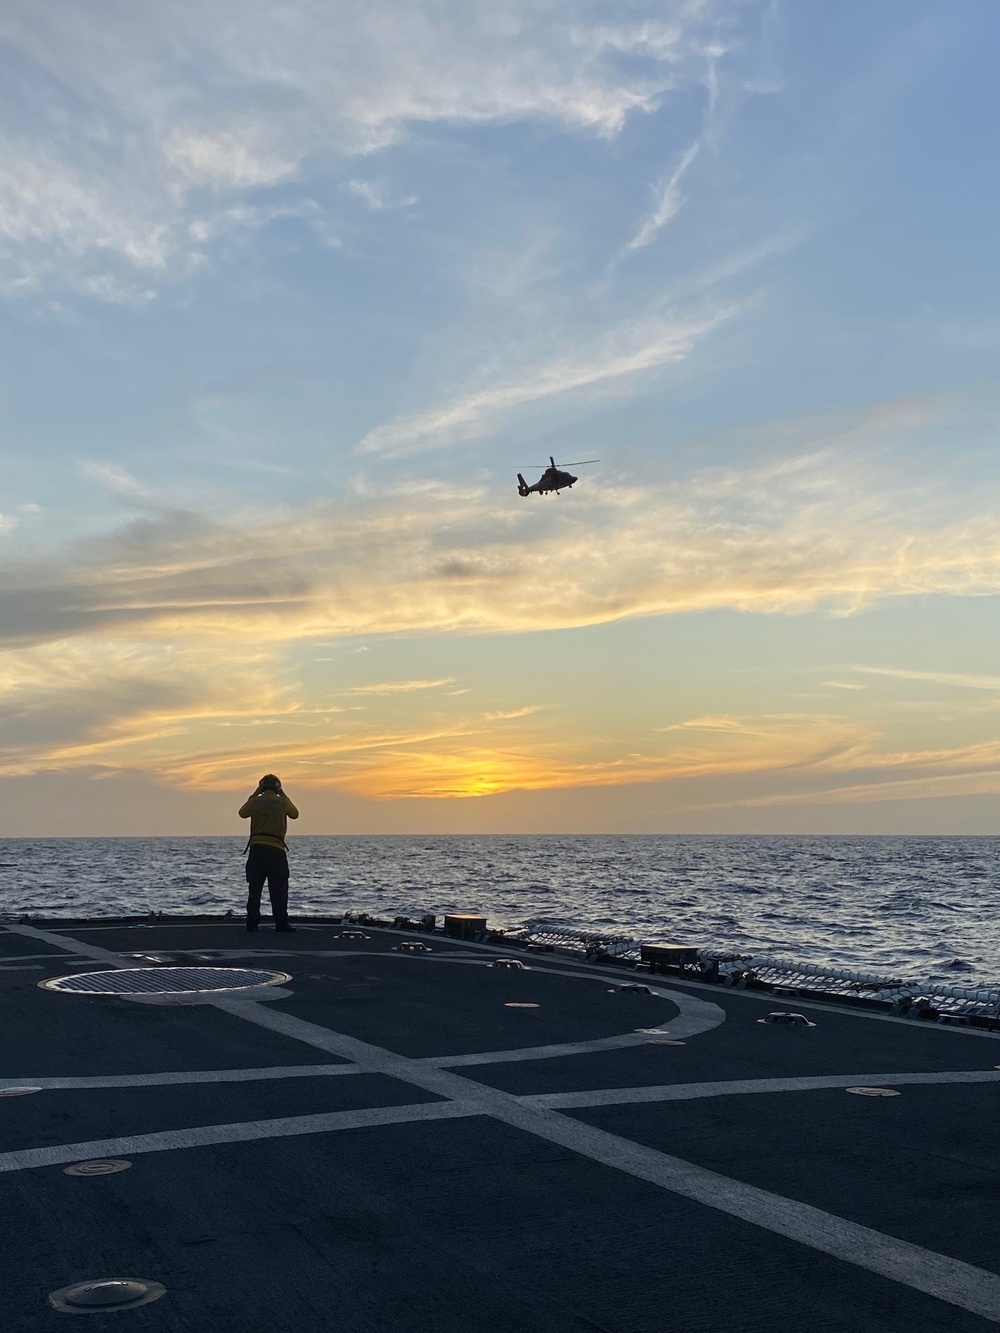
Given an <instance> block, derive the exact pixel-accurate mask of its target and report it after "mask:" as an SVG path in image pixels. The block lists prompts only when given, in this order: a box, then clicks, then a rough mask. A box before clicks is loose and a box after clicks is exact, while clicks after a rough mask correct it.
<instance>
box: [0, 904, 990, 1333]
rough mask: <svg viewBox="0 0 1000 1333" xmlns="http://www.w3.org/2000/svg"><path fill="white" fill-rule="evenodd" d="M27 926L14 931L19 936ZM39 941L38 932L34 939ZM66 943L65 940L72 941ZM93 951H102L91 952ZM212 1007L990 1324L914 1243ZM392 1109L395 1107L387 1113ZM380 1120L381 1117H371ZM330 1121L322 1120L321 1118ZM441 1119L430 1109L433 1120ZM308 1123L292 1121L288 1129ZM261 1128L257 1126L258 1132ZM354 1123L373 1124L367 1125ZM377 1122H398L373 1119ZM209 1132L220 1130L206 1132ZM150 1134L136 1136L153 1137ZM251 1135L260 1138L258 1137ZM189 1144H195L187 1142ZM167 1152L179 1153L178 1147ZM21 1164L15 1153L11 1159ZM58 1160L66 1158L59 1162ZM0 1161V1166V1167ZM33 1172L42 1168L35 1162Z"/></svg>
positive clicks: (267, 1012)
mask: <svg viewBox="0 0 1000 1333" xmlns="http://www.w3.org/2000/svg"><path fill="white" fill-rule="evenodd" d="M29 929H31V928H30V927H21V930H24V931H27V930H29ZM39 933H41V932H39ZM75 942H76V941H74V943H75ZM101 952H102V953H103V952H104V951H101ZM210 1003H211V1004H212V1005H213V1007H215V1008H217V1009H220V1010H222V1011H223V1012H224V1013H229V1014H232V1015H233V1016H234V1017H237V1018H243V1019H245V1020H246V1021H247V1022H250V1023H255V1024H257V1025H258V1026H260V1027H264V1028H268V1029H270V1030H271V1031H274V1032H280V1033H282V1034H283V1035H285V1036H288V1037H292V1038H293V1039H295V1040H297V1041H303V1042H305V1043H306V1044H308V1045H310V1046H313V1047H314V1048H316V1049H318V1050H323V1051H327V1052H329V1054H331V1055H337V1056H339V1057H341V1058H346V1059H348V1060H351V1061H353V1062H354V1063H355V1064H356V1065H358V1066H359V1067H360V1068H362V1069H365V1070H368V1071H370V1072H372V1073H380V1074H387V1075H388V1076H389V1077H391V1078H397V1079H400V1080H402V1081H404V1082H407V1083H410V1084H413V1085H414V1086H416V1087H418V1088H423V1089H424V1090H425V1091H428V1092H434V1093H437V1094H438V1095H440V1096H444V1097H450V1098H453V1099H454V1100H453V1101H451V1102H445V1103H431V1106H432V1107H434V1108H441V1107H442V1106H447V1107H452V1108H454V1109H453V1110H452V1111H451V1114H452V1115H455V1116H461V1115H477V1114H479V1115H487V1116H492V1117H493V1118H494V1119H496V1120H500V1121H502V1122H503V1123H505V1124H508V1125H511V1126H512V1127H513V1128H516V1129H521V1130H524V1131H525V1132H526V1133H528V1134H534V1135H535V1136H536V1137H538V1138H542V1139H545V1140H547V1141H549V1142H550V1143H558V1144H559V1145H560V1146H562V1147H565V1148H569V1149H570V1150H571V1151H573V1152H576V1153H579V1154H580V1155H581V1156H584V1157H589V1158H590V1159H591V1160H592V1161H596V1162H601V1163H602V1164H603V1165H605V1166H609V1167H612V1168H613V1169H615V1170H618V1171H622V1172H624V1173H626V1174H628V1175H631V1176H634V1177H635V1178H636V1179H639V1180H645V1181H647V1182H649V1183H650V1184H654V1185H657V1186H659V1187H660V1188H661V1189H666V1190H669V1191H671V1192H672V1193H675V1194H679V1195H681V1196H682V1197H684V1198H687V1199H691V1200H693V1201H695V1202H697V1203H701V1204H704V1205H705V1206H707V1207H709V1208H714V1209H716V1210H717V1211H719V1212H722V1213H726V1214H728V1215H729V1216H731V1217H736V1218H739V1219H741V1220H742V1221H745V1222H748V1223H750V1224H751V1225H753V1226H757V1227H761V1228H763V1229H764V1230H766V1231H771V1232H774V1233H775V1234H776V1235H780V1236H785V1237H786V1238H788V1239H789V1240H793V1241H796V1242H798V1243H799V1244H803V1245H807V1246H809V1247H811V1248H812V1249H815V1250H818V1251H820V1252H822V1253H824V1254H829V1255H831V1256H832V1257H834V1258H837V1259H841V1260H843V1261H844V1262H846V1263H851V1264H854V1265H856V1266H857V1267H859V1268H864V1269H867V1270H868V1271H869V1272H872V1273H876V1274H878V1275H879V1276H882V1277H886V1278H889V1279H890V1280H891V1281H895V1282H899V1283H901V1284H903V1285H904V1286H907V1287H910V1288H912V1289H913V1290H915V1291H921V1292H923V1293H925V1294H926V1295H928V1296H933V1297H935V1298H936V1299H938V1300H942V1301H945V1302H947V1303H948V1304H950V1305H955V1306H958V1307H959V1308H960V1309H963V1310H968V1311H970V1312H971V1313H972V1314H977V1315H980V1316H981V1317H982V1318H984V1319H988V1320H990V1321H991V1322H993V1323H998V1324H1000V1276H998V1275H997V1274H995V1273H990V1272H987V1271H986V1270H985V1269H981V1268H976V1267H974V1266H973V1265H971V1264H966V1263H963V1262H962V1261H961V1260H959V1259H952V1258H949V1257H948V1256H946V1255H942V1254H936V1253H935V1252H934V1251H932V1250H927V1249H924V1248H923V1247H922V1246H920V1245H913V1244H911V1243H910V1242H909V1241H903V1240H899V1239H897V1238H896V1237H894V1236H887V1235H884V1234H882V1233H881V1232H878V1231H874V1230H872V1229H871V1228H869V1227H864V1226H860V1225H859V1224H858V1223H856V1222H850V1221H848V1220H847V1219H846V1218H842V1217H837V1216H835V1215H834V1214H832V1213H825V1212H823V1211H822V1209H819V1208H814V1207H813V1206H812V1205H811V1204H805V1203H800V1202H799V1201H797V1200H795V1199H786V1198H782V1197H781V1196H780V1195H777V1194H772V1193H770V1192H769V1191H767V1190H762V1189H758V1188H757V1187H756V1186H752V1185H746V1184H744V1183H743V1182H741V1181H738V1180H733V1179H731V1178H729V1177H727V1176H722V1175H719V1174H717V1173H716V1172H714V1171H708V1170H706V1169H705V1168H704V1167H700V1166H696V1165H695V1164H694V1163H692V1162H685V1161H683V1160H682V1159H681V1158H677V1157H671V1156H669V1155H668V1154H666V1153H661V1152H658V1151H656V1150H655V1149H653V1148H646V1147H643V1146H642V1145H640V1144H638V1143H633V1142H631V1141H630V1140H628V1139H624V1138H621V1137H620V1136H619V1135H617V1134H610V1133H608V1132H607V1131H606V1130H601V1129H595V1128H594V1127H593V1126H591V1125H586V1124H584V1123H583V1122H582V1121H579V1120H573V1119H570V1118H569V1117H567V1116H562V1115H560V1114H559V1113H558V1111H553V1110H549V1109H547V1108H539V1107H532V1106H530V1105H526V1104H523V1103H521V1102H519V1101H518V1099H517V1098H516V1097H511V1096H510V1095H508V1094H507V1093H503V1092H499V1091H497V1090H496V1089H494V1088H489V1087H487V1086H486V1085H485V1084H477V1083H474V1082H473V1081H472V1080H470V1079H468V1078H463V1077H462V1076H461V1075H460V1074H452V1073H449V1072H448V1071H447V1070H445V1069H435V1068H433V1067H432V1066H429V1065H425V1064H421V1063H419V1062H418V1061H416V1060H410V1059H407V1058H405V1057H402V1056H398V1055H394V1054H393V1053H392V1052H391V1051H387V1050H385V1049H384V1048H382V1047H380V1046H373V1045H370V1044H369V1043H367V1042H363V1041H359V1040H358V1039H357V1038H356V1037H349V1036H346V1035H344V1034H342V1033H338V1032H334V1031H333V1030H332V1029H329V1028H324V1027H320V1026H319V1025H318V1024H316V1023H308V1022H306V1021H305V1020H304V1019H300V1018H295V1017H294V1016H293V1015H291V1014H286V1013H283V1012H281V1011H279V1010H275V1009H274V1008H271V1007H267V1006H264V1005H261V1004H255V1003H254V1002H253V1001H252V1000H244V1001H242V1002H241V1001H239V1000H212V1001H210ZM394 1109H397V1110H401V1109H402V1108H394ZM380 1113H383V1114H384V1112H380ZM333 1114H334V1115H338V1116H341V1117H343V1116H345V1115H365V1114H367V1115H369V1116H372V1115H374V1114H375V1112H368V1113H364V1112H339V1113H338V1112H335V1113H333ZM332 1118H333V1117H332V1116H331V1119H332ZM423 1118H427V1119H433V1118H447V1114H446V1113H444V1112H443V1111H440V1110H439V1111H438V1115H437V1116H433V1115H425V1116H424V1117H423ZM306 1119H309V1117H294V1120H295V1121H296V1122H298V1123H302V1122H303V1120H306ZM262 1123H268V1122H258V1124H262ZM364 1123H375V1122H374V1121H372V1120H367V1121H365V1122H364ZM378 1123H384V1124H389V1123H400V1122H399V1121H398V1120H397V1121H396V1122H393V1121H391V1120H382V1121H379V1122H378ZM212 1132H213V1130H212V1128H209V1129H202V1130H191V1131H181V1134H184V1135H187V1136H197V1135H199V1134H201V1135H204V1134H206V1133H208V1134H210V1133H212ZM214 1132H215V1133H219V1132H220V1128H219V1127H218V1126H216V1127H214ZM313 1132H316V1131H313ZM157 1137H159V1136H155V1135H154V1136H140V1140H141V1139H143V1138H145V1139H149V1138H157ZM251 1137H261V1133H260V1130H259V1129H258V1130H257V1131H256V1132H255V1133H254V1134H253V1135H251ZM136 1142H137V1140H124V1139H121V1140H108V1141H106V1142H105V1144H104V1145H103V1146H102V1147H101V1149H100V1150H99V1155H101V1156H113V1155H127V1154H128V1153H130V1152H136V1151H137V1149H136V1148H135V1146H126V1145H134V1144H135V1143H136ZM194 1142H197V1138H196V1137H195V1139H194ZM171 1146H182V1145H181V1144H176V1145H171ZM59 1151H60V1149H59V1148H58V1147H56V1148H43V1149H28V1150H27V1152H29V1153H42V1154H45V1153H52V1152H56V1153H58V1152H59ZM14 1156H17V1157H18V1158H23V1156H24V1154H23V1153H21V1154H16V1155H14ZM63 1160H66V1159H63ZM2 1161H3V1159H2V1158H0V1164H2ZM38 1164H39V1165H41V1164H42V1163H41V1162H39V1163H38Z"/></svg>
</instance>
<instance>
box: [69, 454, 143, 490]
mask: <svg viewBox="0 0 1000 1333" xmlns="http://www.w3.org/2000/svg"><path fill="white" fill-rule="evenodd" d="M78 466H79V469H80V471H81V472H82V473H83V475H84V476H85V477H89V478H90V480H91V481H96V482H97V484H98V485H99V486H103V487H104V489H105V490H108V491H112V492H113V493H114V494H115V495H124V496H129V497H130V498H132V499H136V498H138V497H140V496H145V495H147V494H148V491H147V490H146V487H145V486H143V484H142V482H141V481H139V479H138V478H137V477H134V476H133V475H132V473H131V472H129V470H128V468H124V467H122V466H121V465H120V464H118V463H102V462H100V461H99V460H98V459H93V458H88V459H84V461H83V462H82V463H80V464H79V465H78Z"/></svg>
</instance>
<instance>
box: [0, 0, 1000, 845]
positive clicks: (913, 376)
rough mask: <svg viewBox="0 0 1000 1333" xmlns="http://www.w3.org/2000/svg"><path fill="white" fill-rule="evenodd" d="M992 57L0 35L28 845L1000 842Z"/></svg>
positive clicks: (941, 28) (836, 17)
mask: <svg viewBox="0 0 1000 1333" xmlns="http://www.w3.org/2000/svg"><path fill="white" fill-rule="evenodd" d="M998 28H1000V14H998V12H997V10H996V6H995V5H993V4H992V3H991V2H990V0H966V2H965V3H963V4H962V5H959V6H947V7H946V6H941V5H940V4H937V3H920V2H919V0H917V2H914V0H906V2H905V3H904V2H903V0H886V2H885V3H882V4H879V5H874V6H873V5H871V4H869V3H861V2H860V0H857V2H855V0H841V2H840V3H838V4H836V5H826V6H797V5H793V4H791V3H784V4H782V3H773V2H771V0H768V3H757V2H756V0H659V2H658V3H654V2H653V0H643V2H641V3H640V0H628V2H626V3H622V2H621V0H618V2H617V3H614V4H611V3H604V2H603V0H592V2H590V3H583V2H580V3H572V4H571V3H559V2H558V0H552V2H551V3H545V4H537V3H534V4H527V3H519V2H518V0H506V3H491V4H490V5H489V6H485V5H480V6H472V5H468V4H464V5H459V4H457V3H456V4H443V5H442V4H434V5H431V4H428V3H420V0H407V3H403V2H402V0H399V2H397V3H383V4H377V5H369V6H365V7H358V6H349V5H340V4H335V3H325V4H320V3H318V2H316V0H291V2H290V3H289V4H288V5H285V6H283V7H282V8H281V10H280V11H277V10H274V9H273V8H272V7H268V6H265V5H263V4H261V3H260V2H259V0H222V2H221V3H220V4H218V5H215V6H212V7H211V8H210V9H209V10H208V11H206V10H205V7H204V6H198V5H196V4H194V3H193V0H166V2H165V3H160V4H158V5H156V6H152V5H147V4H143V3H133V4H130V5H127V6H126V5H122V6H119V7H117V8H116V10H115V11H114V12H113V13H112V14H111V15H110V17H109V12H108V10H107V8H106V7H105V6H97V5H96V4H92V3H89V0H83V3H81V2H80V0H76V2H75V3H73V4H70V3H69V0H63V2H61V3H53V4H50V5H47V6H45V7H43V8H41V9H40V8H39V7H38V6H33V5H28V4H27V3H19V2H17V0H15V3H13V4H11V5H8V6H7V7H5V10H4V14H3V15H2V16H0V42H2V43H3V52H4V56H3V63H4V67H5V69H6V71H7V77H6V78H5V80H4V94H3V102H4V120H3V131H2V137H0V337H2V340H3V359H2V367H3V369H2V373H0V448H2V450H3V479H4V480H3V487H2V489H0V637H2V645H0V691H2V694H3V698H4V711H3V713H2V714H0V790H2V793H3V801H2V802H0V809H4V810H5V811H6V813H5V815H4V816H3V818H4V820H5V821H6V823H5V826H4V828H3V829H2V830H0V831H5V832H8V833H16V832H38V833H46V832H51V833H60V832H90V831H93V832H147V831H150V832H153V831H155V832H170V831H177V832H196V831H203V830H211V831H223V830H225V829H226V828H227V827H229V823H230V821H231V810H230V807H231V806H232V803H233V797H234V795H236V794H237V793H240V792H243V789H244V788H248V787H250V786H252V785H253V782H254V781H255V779H256V776H258V773H257V770H258V769H259V770H260V771H264V770H265V769H276V770H277V771H279V772H281V773H282V775H283V776H284V777H285V780H286V782H287V783H288V785H289V787H290V788H293V789H294V790H297V791H300V792H303V793H306V799H305V800H304V801H303V805H304V808H305V810H306V812H307V819H306V821H305V823H304V827H305V828H306V829H307V830H308V829H311V830H312V831H317V832H320V831H334V830H339V829H352V828H358V829H372V830H387V831H392V830H410V829H425V828H426V829H428V830H431V829H434V830H441V829H458V830H477V829H484V830H488V829H491V828H503V829H508V828H510V829H524V830H526V831H527V830H531V829H547V828H552V829H575V828H582V829H590V830H600V829H607V830H612V831H613V830H614V829H629V830H632V829H642V830H650V831H655V830H659V829H663V830H675V829H676V830H688V829H706V830H723V831H724V830H728V829H732V830H739V831H744V830H748V829H749V830H753V829H760V830H762V831H775V830H779V831H780V830H784V829H787V830H789V831H795V830H801V829H816V830H830V831H836V830H845V831H851V830H858V831H866V832H867V831H884V832H893V831H910V830H924V829H931V830H939V831H951V830H956V831H991V830H992V829H993V828H994V826H995V821H996V815H997V813H998V801H997V794H998V792H1000V726H998V722H997V718H998V707H1000V673H997V672H996V665H995V664H996V641H997V636H996V630H995V611H996V601H995V599H996V596H997V593H998V591H1000V543H998V540H997V535H996V534H997V508H998V490H997V466H996V461H995V460H996V445H995V440H996V419H997V412H998V401H997V400H998V395H997V390H996V386H995V375H994V365H995V361H996V350H997V342H998V338H1000V313H998V295H1000V292H998V286H1000V276H998V268H997V265H996V263H995V259H994V249H995V240H994V233H995V221H994V219H995V217H996V213H997V201H996V194H997V189H998V186H997V177H996V171H995V162H996V151H997V142H996V141H997V93H996V87H995V70H994V57H993V52H994V51H995V49H996V40H997V36H998ZM549 454H554V455H555V456H556V458H557V459H558V460H560V461H563V460H566V461H569V460H575V459H580V458H589V457H599V458H600V460H601V462H600V464H599V465H598V466H595V467H592V468H587V469H582V470H581V472H582V475H581V481H580V483H579V485H578V486H577V487H575V488H574V489H573V491H572V492H569V493H566V494H563V495H562V496H560V497H559V498H558V499H554V498H550V499H546V500H540V499H538V498H537V497H532V498H531V499H529V500H527V501H523V500H521V499H520V498H519V497H518V496H517V493H516V490H515V486H514V480H515V479H514V474H515V472H516V471H517V470H521V471H524V472H526V473H529V472H531V471H532V465H536V464H543V463H544V462H545V460H546V459H547V457H548V455H549ZM995 673H996V674H995Z"/></svg>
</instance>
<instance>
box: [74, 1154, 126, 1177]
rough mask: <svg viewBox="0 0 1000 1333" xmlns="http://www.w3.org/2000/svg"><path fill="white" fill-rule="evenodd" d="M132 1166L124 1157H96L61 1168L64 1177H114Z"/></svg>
mask: <svg viewBox="0 0 1000 1333" xmlns="http://www.w3.org/2000/svg"><path fill="white" fill-rule="evenodd" d="M131 1165H132V1163H131V1162H127V1161H126V1160H125V1158H124V1157H97V1158H93V1159H92V1160H91V1161H89V1162H74V1163H73V1165H72V1166H64V1167H63V1175H64V1176H114V1175H117V1174H118V1172H119V1171H127V1170H128V1169H129V1167H130V1166H131Z"/></svg>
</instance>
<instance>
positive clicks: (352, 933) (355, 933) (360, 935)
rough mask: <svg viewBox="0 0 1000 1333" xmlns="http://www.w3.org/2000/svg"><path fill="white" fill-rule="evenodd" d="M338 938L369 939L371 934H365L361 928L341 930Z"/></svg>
mask: <svg viewBox="0 0 1000 1333" xmlns="http://www.w3.org/2000/svg"><path fill="white" fill-rule="evenodd" d="M338 938H339V939H342V940H370V939H371V936H370V935H366V934H365V932H364V931H363V930H342V931H341V932H340V935H339V936H338Z"/></svg>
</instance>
